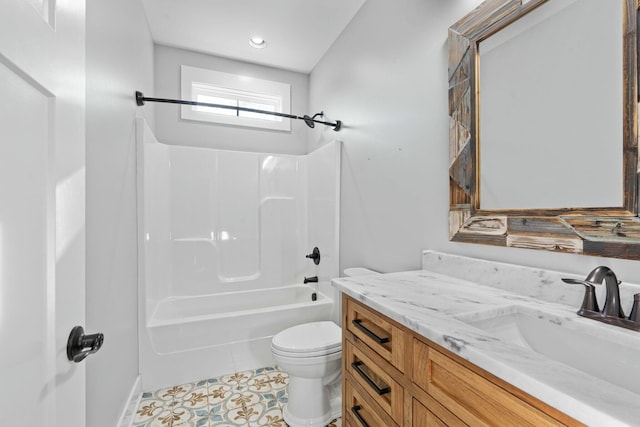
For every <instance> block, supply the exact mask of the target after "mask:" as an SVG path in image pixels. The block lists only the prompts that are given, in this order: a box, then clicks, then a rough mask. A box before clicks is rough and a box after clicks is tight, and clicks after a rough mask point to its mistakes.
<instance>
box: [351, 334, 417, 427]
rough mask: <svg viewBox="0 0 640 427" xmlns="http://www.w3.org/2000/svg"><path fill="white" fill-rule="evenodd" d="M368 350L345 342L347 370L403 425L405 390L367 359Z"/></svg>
mask: <svg viewBox="0 0 640 427" xmlns="http://www.w3.org/2000/svg"><path fill="white" fill-rule="evenodd" d="M363 347H365V346H363ZM367 350H368V349H367V348H366V347H365V348H362V349H361V348H358V347H356V346H354V345H352V344H351V342H349V341H345V348H344V349H343V353H342V357H344V358H345V364H344V366H345V369H346V371H347V372H348V373H349V374H350V375H351V377H352V378H353V379H354V381H355V382H357V383H358V384H359V385H360V386H361V387H362V389H363V390H366V392H367V394H368V395H369V396H371V398H372V399H373V400H374V401H375V402H376V403H377V404H378V405H379V406H380V407H381V408H382V409H383V410H384V411H385V412H386V413H387V414H388V415H389V416H390V417H391V418H392V419H393V420H394V421H395V422H396V423H402V413H403V399H404V389H403V388H402V386H401V385H400V384H398V383H397V382H396V381H395V380H394V379H393V378H392V377H391V375H390V374H388V373H387V372H385V370H384V369H383V368H382V367H380V366H378V365H376V364H375V363H374V362H373V361H372V360H371V359H370V358H369V357H367V355H366V354H365V352H366V351H367ZM369 351H371V350H369Z"/></svg>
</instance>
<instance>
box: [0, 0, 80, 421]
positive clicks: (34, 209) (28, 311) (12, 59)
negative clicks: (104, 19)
mask: <svg viewBox="0 0 640 427" xmlns="http://www.w3.org/2000/svg"><path fill="white" fill-rule="evenodd" d="M84 25H85V5H84V0H0V425H2V426H38V427H40V426H56V427H81V426H84V424H85V409H84V408H85V397H84V393H85V389H84V387H85V386H84V383H85V378H84V366H83V365H84V364H83V363H72V362H70V361H68V360H67V355H66V345H67V338H68V336H69V332H70V331H71V329H72V327H73V326H75V325H82V324H83V323H84V318H85V314H84V292H85V290H84V260H85V256H84V250H85V249H84V227H85V220H84V217H85V215H84V188H85V159H84V139H85V130H84V129H85V116H84V108H85V106H84V103H85V101H84V98H85V71H84V69H85V54H84V49H85V42H84V40H85V36H84V32H85V29H84Z"/></svg>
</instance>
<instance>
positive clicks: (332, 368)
mask: <svg viewBox="0 0 640 427" xmlns="http://www.w3.org/2000/svg"><path fill="white" fill-rule="evenodd" d="M271 353H272V355H273V359H274V360H275V361H276V363H277V364H278V365H279V366H280V368H282V370H283V371H285V372H286V373H287V374H288V375H289V400H288V402H287V403H286V404H285V405H284V408H283V409H282V415H283V417H284V420H285V421H286V422H287V424H289V426H291V427H324V426H326V425H327V424H329V422H330V421H331V420H333V419H335V418H337V417H339V416H340V396H339V395H338V396H334V397H333V399H331V396H330V391H331V390H336V389H338V390H339V387H340V368H341V363H340V362H341V360H342V330H341V329H340V327H339V326H338V325H336V324H335V323H333V322H330V321H326V322H313V323H304V324H302V325H297V326H293V327H291V328H288V329H285V330H284V331H282V332H280V333H278V334H277V335H275V336H274V337H273V340H272V341H271ZM331 400H333V402H332V401H331Z"/></svg>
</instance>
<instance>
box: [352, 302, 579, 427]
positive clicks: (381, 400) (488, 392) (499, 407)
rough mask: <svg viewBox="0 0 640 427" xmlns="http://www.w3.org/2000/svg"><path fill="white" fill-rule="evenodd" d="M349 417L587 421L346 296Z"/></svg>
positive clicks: (423, 423)
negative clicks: (550, 404)
mask: <svg viewBox="0 0 640 427" xmlns="http://www.w3.org/2000/svg"><path fill="white" fill-rule="evenodd" d="M342 307H343V319H342V320H343V323H342V325H343V326H342V332H343V339H342V344H343V353H342V354H343V358H342V363H343V368H342V372H343V380H342V387H343V408H342V413H343V420H344V423H345V425H347V426H352V427H366V426H369V427H375V426H381V427H382V426H385V427H386V426H398V427H399V426H405V427H409V426H413V427H431V426H436V427H439V426H505V425H513V426H516V425H517V426H581V425H583V424H581V423H579V422H577V421H575V420H574V419H572V418H570V417H568V416H567V415H565V414H563V413H561V412H559V411H558V410H556V409H554V408H552V407H550V406H548V405H547V404H545V403H543V402H541V401H539V400H537V399H535V398H534V397H532V396H530V395H528V394H526V393H525V392H523V391H522V390H519V389H518V388H516V387H514V386H512V385H510V384H508V383H506V382H504V381H502V380H500V379H499V378H497V377H495V376H493V375H491V374H490V373H488V372H486V371H484V370H482V369H480V368H479V367H477V366H475V365H473V364H471V363H469V362H468V361H466V360H464V359H462V358H460V357H459V356H457V355H455V354H454V353H452V352H450V351H449V350H447V349H445V348H443V347H441V346H439V345H437V344H435V343H433V342H431V341H429V340H427V339H426V338H424V337H422V336H421V335H419V334H416V333H415V332H413V331H411V330H410V329H408V328H406V327H404V326H402V325H400V324H398V323H397V322H395V321H393V320H391V319H389V318H387V317H386V316H384V315H382V314H381V313H379V312H377V311H375V310H373V309H371V308H370V307H367V306H365V305H363V304H361V303H359V302H357V301H355V300H354V299H352V298H351V297H349V296H347V295H343V305H342Z"/></svg>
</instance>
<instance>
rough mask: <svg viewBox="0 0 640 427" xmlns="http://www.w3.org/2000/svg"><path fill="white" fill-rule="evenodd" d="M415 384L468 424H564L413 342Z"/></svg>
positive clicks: (439, 354)
mask: <svg viewBox="0 0 640 427" xmlns="http://www.w3.org/2000/svg"><path fill="white" fill-rule="evenodd" d="M412 372H413V374H412V381H413V382H414V383H415V384H416V385H418V386H419V387H420V388H422V389H423V390H425V391H426V392H427V393H429V394H430V395H431V396H433V397H434V398H435V399H436V400H438V401H439V402H440V403H442V404H443V405H444V406H446V407H447V408H448V409H449V410H450V411H451V412H453V413H455V414H456V415H457V416H458V417H460V419H462V420H463V421H464V422H465V423H467V424H470V425H481V426H505V425H517V426H531V427H534V426H536V427H537V426H558V425H563V424H561V423H560V422H558V421H557V420H555V419H554V418H551V417H550V416H548V415H546V414H544V413H543V412H541V411H540V410H538V409H537V408H535V407H533V406H531V405H530V404H528V403H527V402H524V401H523V400H521V399H519V398H518V397H516V396H514V395H512V394H511V393H509V392H508V391H506V390H505V389H503V388H502V387H500V386H498V385H496V384H494V383H493V382H491V381H489V380H487V379H486V378H483V377H481V376H480V375H478V374H476V373H475V372H473V371H471V370H470V369H468V368H466V367H464V366H462V365H461V364H459V363H457V362H456V361H454V360H452V359H450V358H449V357H447V356H445V355H443V354H442V353H440V352H438V351H437V350H434V349H433V348H430V347H429V346H427V345H426V344H424V343H423V342H421V341H419V340H417V339H415V338H414V340H413V371H412Z"/></svg>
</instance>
